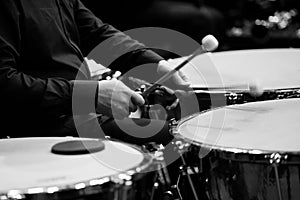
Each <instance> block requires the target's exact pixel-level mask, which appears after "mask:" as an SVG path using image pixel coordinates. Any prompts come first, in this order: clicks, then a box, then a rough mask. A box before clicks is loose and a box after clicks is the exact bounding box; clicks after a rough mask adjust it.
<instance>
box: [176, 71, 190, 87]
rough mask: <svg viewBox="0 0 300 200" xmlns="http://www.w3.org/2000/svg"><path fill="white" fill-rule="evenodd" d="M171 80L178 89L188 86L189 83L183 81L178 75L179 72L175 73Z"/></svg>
mask: <svg viewBox="0 0 300 200" xmlns="http://www.w3.org/2000/svg"><path fill="white" fill-rule="evenodd" d="M172 82H173V83H174V84H175V85H176V87H177V88H178V89H186V88H189V87H190V83H189V82H186V81H184V80H183V79H182V78H181V77H180V76H179V73H175V74H174V75H173V76H172Z"/></svg>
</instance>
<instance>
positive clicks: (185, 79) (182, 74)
mask: <svg viewBox="0 0 300 200" xmlns="http://www.w3.org/2000/svg"><path fill="white" fill-rule="evenodd" d="M178 73H179V76H180V77H181V78H182V80H184V81H185V82H187V83H189V84H191V83H190V82H189V79H188V77H187V76H186V75H185V73H183V72H182V71H180V70H179V71H178Z"/></svg>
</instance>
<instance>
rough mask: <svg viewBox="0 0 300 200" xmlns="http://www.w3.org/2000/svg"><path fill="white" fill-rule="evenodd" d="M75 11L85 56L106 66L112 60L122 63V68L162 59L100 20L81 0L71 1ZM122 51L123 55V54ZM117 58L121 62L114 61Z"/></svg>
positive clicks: (126, 68) (156, 61)
mask: <svg viewBox="0 0 300 200" xmlns="http://www.w3.org/2000/svg"><path fill="white" fill-rule="evenodd" d="M74 13H75V21H76V24H77V27H78V30H79V35H80V38H81V39H80V40H81V49H82V51H83V52H84V55H85V56H87V55H88V57H90V58H92V59H94V60H96V61H98V62H99V63H101V64H103V65H105V66H109V65H110V64H111V63H113V62H114V63H121V64H122V68H123V70H121V71H127V70H128V69H131V68H133V67H135V66H138V65H142V64H146V63H158V62H159V61H160V60H163V58H162V57H160V56H159V55H157V54H156V53H154V52H153V51H151V50H148V49H146V48H145V46H144V45H143V44H141V43H139V42H138V41H136V40H133V39H132V38H130V37H129V36H128V35H126V34H124V33H122V32H120V31H119V30H117V29H115V28H114V27H112V26H110V25H108V24H105V23H103V22H102V21H101V20H100V19H98V18H97V17H95V15H94V14H93V13H92V12H91V11H90V10H88V9H87V8H86V7H85V6H84V5H83V4H82V3H81V2H80V0H74ZM124 54H126V56H122V55H124ZM121 56H122V58H120V57H121ZM118 59H120V60H122V62H121V61H120V62H116V60H118ZM115 65H117V64H115ZM124 69H125V70H124ZM118 70H120V69H118ZM155 72H156V71H155Z"/></svg>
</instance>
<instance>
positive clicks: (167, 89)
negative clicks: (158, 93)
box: [160, 85, 175, 95]
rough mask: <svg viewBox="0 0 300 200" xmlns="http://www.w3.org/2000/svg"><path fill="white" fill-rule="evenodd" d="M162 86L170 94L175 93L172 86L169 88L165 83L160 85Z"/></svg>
mask: <svg viewBox="0 0 300 200" xmlns="http://www.w3.org/2000/svg"><path fill="white" fill-rule="evenodd" d="M160 88H161V89H163V90H164V91H165V92H167V93H168V94H170V95H173V94H175V92H174V90H172V89H171V88H168V87H167V86H165V85H162V86H160Z"/></svg>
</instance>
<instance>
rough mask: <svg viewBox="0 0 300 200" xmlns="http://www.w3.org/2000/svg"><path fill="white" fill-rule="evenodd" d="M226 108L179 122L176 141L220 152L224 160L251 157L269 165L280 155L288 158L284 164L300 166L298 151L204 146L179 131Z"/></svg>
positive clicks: (175, 131) (174, 134)
mask: <svg viewBox="0 0 300 200" xmlns="http://www.w3.org/2000/svg"><path fill="white" fill-rule="evenodd" d="M229 106H232V105H229ZM224 107H227V106H220V107H217V108H212V109H208V110H204V111H201V112H197V113H194V114H192V115H190V116H187V117H184V118H182V119H181V120H179V122H178V125H177V126H176V128H175V129H173V130H172V131H171V132H172V134H173V136H174V137H175V138H176V139H179V140H183V141H184V142H186V143H189V144H192V145H195V146H198V147H201V148H205V149H210V150H213V151H214V152H215V153H216V152H218V155H222V157H223V158H224V159H228V160H248V159H246V158H248V157H249V156H251V157H253V159H254V160H257V162H259V163H266V162H267V163H269V160H268V158H269V157H270V156H271V155H272V154H279V155H282V156H286V157H288V158H286V159H285V160H284V161H283V162H282V163H286V160H287V159H288V160H290V161H289V162H288V164H300V151H298V152H293V151H268V150H261V149H245V148H232V147H228V146H217V145H213V144H204V143H203V142H200V141H196V140H193V139H189V138H186V137H184V136H183V135H182V134H180V132H179V131H178V129H179V126H180V125H182V124H183V123H184V122H186V121H188V120H190V119H192V118H195V117H196V116H199V115H200V114H203V113H206V112H210V111H213V110H217V109H221V108H224ZM229 157H230V159H229ZM236 157H240V158H242V159H240V158H236Z"/></svg>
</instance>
